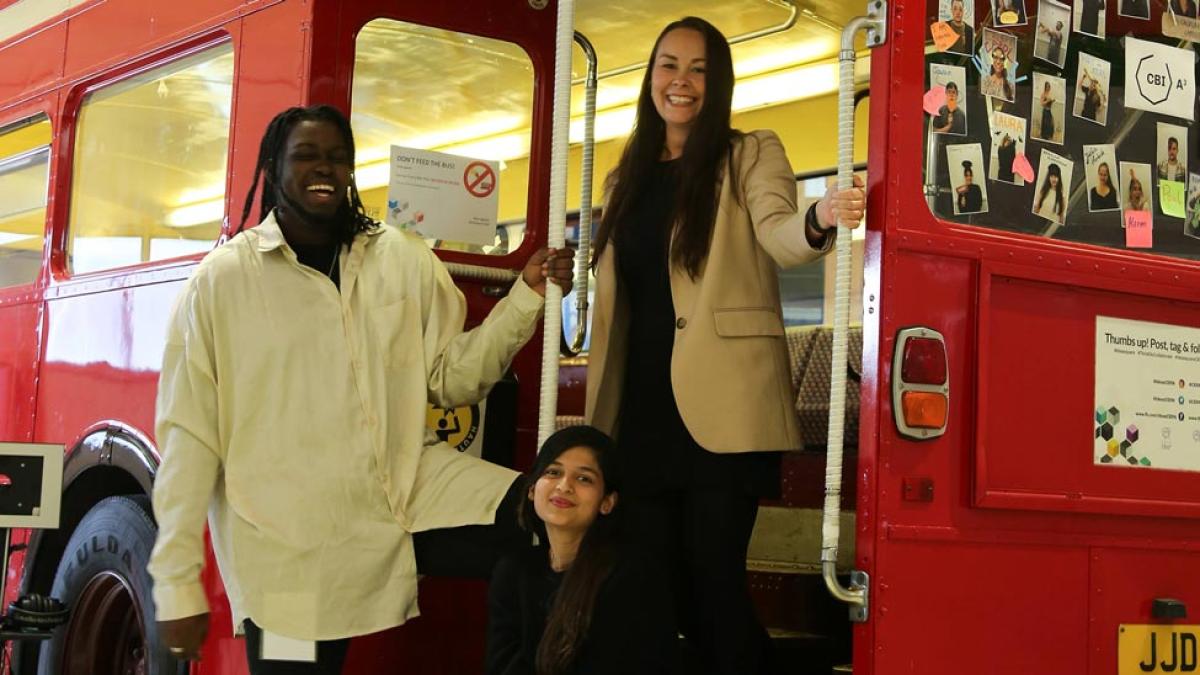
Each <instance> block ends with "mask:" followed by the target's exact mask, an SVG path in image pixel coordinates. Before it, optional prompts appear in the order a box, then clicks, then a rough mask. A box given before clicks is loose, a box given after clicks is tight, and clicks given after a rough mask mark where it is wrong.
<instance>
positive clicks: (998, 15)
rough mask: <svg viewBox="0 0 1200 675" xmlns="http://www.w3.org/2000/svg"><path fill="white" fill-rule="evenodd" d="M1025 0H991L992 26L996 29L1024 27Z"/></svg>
mask: <svg viewBox="0 0 1200 675" xmlns="http://www.w3.org/2000/svg"><path fill="white" fill-rule="evenodd" d="M1025 22H1026V17H1025V0H992V24H993V25H994V26H996V27H997V28H1011V27H1013V26H1024V25H1025Z"/></svg>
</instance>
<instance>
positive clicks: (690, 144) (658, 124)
mask: <svg viewBox="0 0 1200 675" xmlns="http://www.w3.org/2000/svg"><path fill="white" fill-rule="evenodd" d="M679 28H687V29H689V30H694V31H696V32H698V33H700V35H702V36H704V58H705V67H704V70H705V74H704V102H703V104H702V105H701V106H700V113H699V114H698V115H697V116H696V122H695V125H694V126H693V127H692V130H691V133H689V134H688V137H687V142H686V143H684V146H683V155H682V156H681V157H680V159H679V162H678V164H679V167H678V172H677V173H676V178H677V180H678V188H677V189H676V190H675V195H674V205H673V207H672V209H671V220H670V222H671V223H672V224H673V225H674V232H673V234H672V235H671V257H672V260H671V262H672V263H673V264H675V265H679V266H680V267H683V268H684V269H686V270H687V272H688V274H689V275H691V277H692V278H693V279H694V278H696V276H698V275H699V274H700V268H701V267H702V266H703V264H704V259H705V258H706V257H707V256H708V246H709V243H710V242H711V241H712V231H713V223H714V222H715V221H716V217H717V200H718V198H719V197H720V195H719V194H718V191H719V180H720V178H721V171H722V169H723V168H724V167H725V166H726V165H727V163H728V162H727V160H728V157H729V154H730V151H731V149H732V148H731V145H730V143H731V141H733V139H735V138H737V137H739V136H741V132H739V131H737V130H735V129H733V128H732V127H730V122H729V117H730V114H731V113H730V107H731V106H732V104H733V58H732V57H731V56H730V53H729V42H728V41H727V40H726V39H725V36H724V35H722V34H721V32H720V31H719V30H717V29H716V28H715V27H714V26H713V25H712V24H710V23H709V22H707V21H705V20H704V19H700V18H697V17H694V16H688V17H684V18H682V19H680V20H679V21H675V22H672V23H670V24H668V25H667V27H666V28H664V29H663V30H662V32H661V33H659V35H658V39H657V40H655V41H654V49H653V50H651V52H650V63H649V65H647V67H646V74H645V76H644V77H643V78H642V91H641V94H640V95H639V96H638V104H637V122H636V123H635V124H634V128H633V135H632V136H630V138H629V142H628V143H626V144H625V151H624V153H622V155H621V161H620V163H618V164H617V168H616V169H614V170H613V172H612V173H611V174H609V176H608V187H609V190H608V192H609V197H608V204H607V205H605V208H604V217H603V218H602V219H601V220H600V228H599V229H598V230H597V231H596V253H595V255H594V256H593V258H592V264H593V265H595V261H597V260H599V259H600V254H602V253H603V252H604V249H605V247H607V246H608V243H609V241H610V240H612V239H615V238H619V235H620V233H621V229H622V228H623V227H626V226H627V223H626V221H628V220H629V216H630V213H631V212H632V211H633V208H634V204H635V202H636V200H637V196H638V193H639V192H640V191H641V190H643V189H645V188H644V186H645V185H646V183H647V181H648V180H649V177H650V175H651V173H652V172H653V171H654V168H655V165H656V164H658V162H659V160H660V159H661V158H662V152H663V145H664V144H665V143H666V138H667V125H666V123H665V122H664V121H663V119H662V117H660V116H659V114H658V110H656V109H655V107H654V99H653V98H652V97H651V92H650V87H651V80H652V78H653V73H654V58H655V56H656V55H657V54H658V46H659V44H660V43H661V42H662V40H663V37H664V36H666V34H667V33H670V32H671V31H673V30H676V29H679ZM730 179H731V180H736V176H735V175H734V174H733V172H730ZM737 192H738V191H737V186H736V185H735V186H734V191H733V193H734V195H737Z"/></svg>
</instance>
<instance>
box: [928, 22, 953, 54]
mask: <svg viewBox="0 0 1200 675" xmlns="http://www.w3.org/2000/svg"><path fill="white" fill-rule="evenodd" d="M929 32H930V34H932V35H933V46H934V47H937V50H938V51H939V52H944V51H946V50H947V49H949V48H950V47H952V46H954V43H955V42H958V33H955V32H954V29H953V28H951V27H950V24H948V23H946V22H945V21H938V22H936V23H931V24H929Z"/></svg>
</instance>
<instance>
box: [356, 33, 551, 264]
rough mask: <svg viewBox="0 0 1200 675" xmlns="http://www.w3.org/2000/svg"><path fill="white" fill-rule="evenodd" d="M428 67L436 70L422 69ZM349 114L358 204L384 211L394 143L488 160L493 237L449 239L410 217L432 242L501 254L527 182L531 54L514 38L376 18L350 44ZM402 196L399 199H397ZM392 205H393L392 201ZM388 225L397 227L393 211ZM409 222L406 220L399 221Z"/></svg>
mask: <svg viewBox="0 0 1200 675" xmlns="http://www.w3.org/2000/svg"><path fill="white" fill-rule="evenodd" d="M431 72H437V73H438V76H437V77H430V76H429V74H430V73H431ZM351 96H352V98H351V122H352V123H353V125H354V138H355V142H356V143H357V148H356V157H355V160H356V167H355V171H354V173H355V180H356V182H357V184H358V188H359V192H360V194H361V195H362V200H363V204H364V205H365V206H366V208H367V213H368V214H369V215H370V216H371V217H372V218H376V219H378V220H388V218H387V209H388V203H387V202H388V182H389V178H390V171H389V160H390V156H391V147H392V146H393V145H395V146H400V147H404V148H412V149H417V150H431V151H435V152H440V153H447V154H451V155H459V156H462V157H469V158H471V159H474V160H484V161H490V162H494V163H495V165H496V167H497V168H498V171H497V172H496V176H495V179H496V185H495V186H494V187H493V189H495V190H496V191H497V192H498V193H499V196H498V198H497V200H496V201H497V212H496V213H495V214H494V216H492V217H494V218H495V222H496V223H498V224H499V223H508V224H513V223H516V224H518V226H508V225H498V226H497V228H496V230H497V231H496V233H495V235H494V237H492V238H490V240H489V241H488V242H487V243H483V242H482V241H476V242H464V241H453V240H452V239H451V238H450V237H447V238H440V237H438V236H437V234H436V233H434V232H422V231H421V227H420V225H419V224H416V222H415V219H418V218H422V217H423V216H424V214H423V213H422V209H421V208H418V207H416V206H413V207H411V208H409V209H407V210H405V212H404V217H405V218H407V217H408V216H412V217H413V219H414V221H413V222H412V223H410V226H411V227H412V228H413V229H414V230H416V231H418V232H421V234H422V235H424V236H426V238H427V239H428V240H430V241H431V242H433V244H434V245H435V246H436V247H437V248H443V249H453V250H459V251H469V252H473V253H483V254H489V255H504V254H506V253H508V252H510V251H513V250H516V249H517V247H519V246H520V244H521V240H522V238H523V234H524V227H523V225H524V222H525V213H526V201H527V194H526V192H527V190H526V187H527V185H528V183H529V143H530V137H531V127H532V117H531V111H532V110H533V63H532V62H531V61H530V60H529V56H528V55H527V54H526V53H525V52H524V51H523V50H522V49H521V48H520V47H518V46H516V45H514V44H510V43H507V42H503V41H500V40H493V39H489V38H484V37H478V36H474V35H468V34H466V33H456V32H453V31H448V30H442V29H438V28H429V27H427V26H421V25H417V24H412V23H406V22H403V21H394V20H392V19H375V20H373V21H371V22H369V23H367V25H366V26H364V27H363V29H362V30H361V31H359V34H358V38H357V41H356V43H355V57H354V84H353V91H352V94H351ZM406 201H407V200H406ZM396 206H397V208H398V209H399V208H400V207H401V206H403V205H401V204H397V205H396ZM392 221H393V224H399V225H401V226H404V225H403V223H402V222H399V221H396V220H395V219H392ZM404 222H408V221H404Z"/></svg>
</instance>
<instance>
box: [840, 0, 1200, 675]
mask: <svg viewBox="0 0 1200 675" xmlns="http://www.w3.org/2000/svg"><path fill="white" fill-rule="evenodd" d="M888 11H889V22H890V25H889V34H888V42H887V44H886V45H885V46H883V47H881V48H879V49H876V50H875V52H874V54H873V55H872V62H873V63H872V68H873V73H872V77H873V84H874V85H875V86H874V87H873V90H872V113H873V115H872V128H871V134H872V139H871V144H870V162H869V174H870V196H869V214H870V215H869V216H868V217H869V228H870V232H869V233H868V236H867V254H866V267H867V269H866V284H865V288H866V290H865V293H866V295H867V298H866V299H865V300H864V307H866V308H867V311H868V314H867V315H865V316H864V361H865V365H864V370H865V372H864V377H863V397H862V410H863V419H862V431H861V435H860V440H859V458H858V462H859V464H858V472H859V480H860V483H859V484H860V487H861V488H862V489H861V490H860V492H859V495H858V539H857V558H858V566H859V567H860V568H861V569H864V570H866V571H867V572H869V573H870V575H871V612H870V620H869V621H868V622H867V623H864V624H859V625H857V626H856V627H855V646H854V651H855V672H856V673H868V674H874V675H893V674H898V673H921V674H922V675H942V674H945V675H949V674H951V673H960V672H979V673H1013V672H1028V673H1065V672H1071V673H1084V672H1087V673H1094V674H1097V675H1115V674H1116V672H1117V658H1116V653H1117V637H1118V629H1119V625H1120V624H1121V623H1158V622H1160V620H1158V619H1154V618H1153V617H1152V616H1151V613H1150V608H1151V601H1152V600H1153V599H1154V598H1160V597H1171V598H1188V599H1190V603H1188V604H1190V605H1191V606H1194V605H1195V602H1196V598H1197V597H1198V596H1200V580H1198V579H1197V577H1196V576H1195V574H1194V570H1195V563H1196V554H1197V547H1196V546H1195V544H1194V543H1193V542H1196V541H1198V540H1200V522H1198V521H1197V520H1196V518H1195V516H1196V515H1197V511H1196V510H1195V507H1196V505H1197V504H1196V501H1197V498H1196V495H1197V494H1200V492H1198V491H1197V487H1200V477H1198V476H1197V474H1193V473H1186V472H1175V471H1157V470H1156V471H1147V472H1139V473H1136V474H1135V473H1130V472H1129V470H1122V469H1114V468H1111V467H1096V466H1093V458H1092V450H1091V445H1090V443H1089V441H1090V440H1091V432H1092V429H1091V428H1090V427H1089V426H1088V425H1087V423H1086V422H1084V421H1083V419H1081V418H1080V416H1081V414H1084V415H1086V414H1087V413H1088V412H1089V410H1090V408H1091V406H1092V401H1091V398H1092V393H1093V385H1094V372H1093V368H1094V364H1093V360H1092V358H1091V357H1092V355H1093V353H1094V342H1095V333H1094V320H1095V317H1096V316H1098V315H1099V316H1103V315H1109V314H1110V313H1111V315H1112V316H1119V317H1124V318H1135V319H1140V320H1145V321H1156V322H1161V323H1168V324H1176V325H1185V326H1200V306H1198V305H1197V303H1196V302H1195V292H1194V289H1195V288H1197V287H1200V269H1198V268H1197V265H1196V264H1195V263H1193V262H1190V261H1186V260H1178V259H1171V258H1166V257H1160V256H1153V257H1152V256H1146V255H1141V254H1136V253H1130V252H1125V251H1119V250H1112V249H1102V248H1099V247H1095V246H1089V245H1084V244H1075V243H1069V242H1063V241H1056V240H1052V239H1042V238H1036V237H1031V236H1025V235H1019V234H1011V233H1001V232H998V231H993V230H988V229H984V228H977V227H971V226H968V225H961V224H955V223H951V222H945V221H941V220H939V219H937V218H935V217H934V216H933V214H932V213H931V211H930V208H929V206H928V205H927V204H926V200H925V195H924V191H923V190H924V186H923V176H922V171H921V166H922V164H923V159H924V158H923V125H924V124H925V119H924V115H923V113H922V105H921V97H922V94H923V93H924V68H925V44H924V42H925V37H926V34H927V31H928V26H927V25H925V23H924V19H925V3H924V2H917V1H914V0H893V1H892V2H891V3H889V9H888ZM980 11H982V10H980ZM873 303H874V308H873V310H874V311H871V310H872V307H871V305H872V304H873ZM873 317H878V318H873ZM913 326H927V327H930V328H934V329H936V330H939V331H941V332H942V333H943V335H944V336H945V339H946V349H947V356H948V365H949V378H950V389H951V393H950V406H949V423H948V425H947V431H946V434H945V435H944V436H942V437H940V438H937V439H934V440H928V441H914V440H908V439H905V438H903V437H901V436H900V435H899V434H898V432H897V430H896V425H895V423H894V421H893V419H892V416H893V410H892V401H891V394H890V390H891V378H892V377H893V376H894V373H892V359H893V356H894V354H893V348H894V344H895V336H896V334H897V332H898V331H899V330H900V329H902V328H906V327H913ZM1025 408H1033V410H1031V411H1029V412H1027V413H1026V414H1025V415H1024V416H1022V417H1021V418H1019V419H1013V418H1014V416H1016V413H1017V412H1018V411H1020V410H1023V409H1025ZM1102 468H1103V469H1108V472H1107V473H1106V472H1104V471H1102V470H1101V469H1102ZM1114 472H1119V473H1114ZM906 479H929V480H932V481H933V484H934V493H933V495H934V496H933V499H932V501H929V502H925V501H910V500H908V499H906V498H905V495H904V491H903V489H902V488H903V484H904V482H905V480H906Z"/></svg>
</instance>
